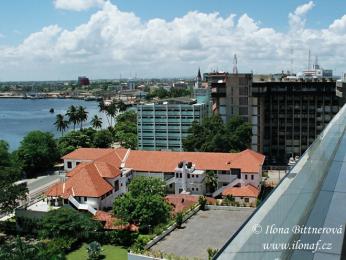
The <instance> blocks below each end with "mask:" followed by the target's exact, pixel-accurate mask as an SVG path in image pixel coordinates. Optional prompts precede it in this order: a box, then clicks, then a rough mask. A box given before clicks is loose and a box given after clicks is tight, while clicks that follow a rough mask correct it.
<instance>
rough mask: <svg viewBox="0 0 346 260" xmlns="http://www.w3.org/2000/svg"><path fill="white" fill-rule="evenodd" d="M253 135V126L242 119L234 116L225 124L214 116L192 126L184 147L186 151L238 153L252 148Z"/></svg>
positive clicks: (184, 141)
mask: <svg viewBox="0 0 346 260" xmlns="http://www.w3.org/2000/svg"><path fill="white" fill-rule="evenodd" d="M251 135H252V132H251V125H250V124H249V123H246V122H244V121H243V120H242V119H241V118H240V117H236V116H234V117H232V118H230V120H229V121H228V122H227V123H226V124H224V123H223V121H222V119H221V118H220V117H219V116H215V115H213V116H211V117H208V118H206V119H204V120H203V121H202V123H201V124H199V123H197V122H194V123H193V124H192V127H191V128H190V129H189V135H188V136H187V137H186V139H185V140H183V146H184V150H185V151H200V152H237V151H241V150H244V149H246V148H248V147H249V146H250V143H251Z"/></svg>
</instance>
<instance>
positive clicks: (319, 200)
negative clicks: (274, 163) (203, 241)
mask: <svg viewBox="0 0 346 260" xmlns="http://www.w3.org/2000/svg"><path fill="white" fill-rule="evenodd" d="M345 191H346V106H343V107H342V109H341V110H340V111H339V112H338V114H336V115H335V116H334V118H333V119H332V121H331V122H330V123H329V124H328V125H327V126H326V128H325V129H324V130H323V131H322V132H321V133H320V135H318V137H317V138H316V140H315V141H314V142H313V144H312V145H311V146H310V147H309V148H308V149H307V150H306V152H305V153H304V154H303V156H302V157H301V158H300V160H299V161H298V163H297V164H296V165H295V166H294V168H293V169H292V170H291V171H290V172H289V173H288V174H287V175H286V177H285V178H284V179H283V180H282V181H281V183H280V184H279V185H278V186H277V187H276V189H275V190H274V191H273V192H272V193H271V194H270V195H269V197H268V198H267V199H266V201H265V202H264V203H262V205H260V207H259V208H257V210H256V211H255V212H254V213H253V215H252V216H250V217H249V219H248V220H247V221H246V222H245V223H244V224H243V226H242V227H241V228H240V230H239V231H238V232H237V233H236V234H235V235H234V236H233V237H232V238H230V240H229V241H228V242H227V243H226V244H225V246H224V247H223V248H222V249H221V250H220V251H219V253H218V254H217V255H216V256H215V257H214V259H220V260H223V259H225V260H226V259H227V260H229V259H240V260H242V259H244V260H246V259H251V260H256V259H298V260H300V259H304V260H305V259H318V260H320V259H321V260H325V259H327V260H328V259H346V258H345V257H346V255H345V249H346V245H345V244H344V242H345V238H344V235H345V224H346V204H345V201H346V192H345Z"/></svg>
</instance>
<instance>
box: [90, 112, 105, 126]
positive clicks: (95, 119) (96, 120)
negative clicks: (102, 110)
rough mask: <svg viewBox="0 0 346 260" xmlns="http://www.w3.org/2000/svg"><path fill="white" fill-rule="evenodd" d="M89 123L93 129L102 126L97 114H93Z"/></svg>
mask: <svg viewBox="0 0 346 260" xmlns="http://www.w3.org/2000/svg"><path fill="white" fill-rule="evenodd" d="M90 123H91V125H92V127H93V128H95V129H98V128H102V118H101V117H99V116H97V115H94V117H93V118H92V119H91V122H90Z"/></svg>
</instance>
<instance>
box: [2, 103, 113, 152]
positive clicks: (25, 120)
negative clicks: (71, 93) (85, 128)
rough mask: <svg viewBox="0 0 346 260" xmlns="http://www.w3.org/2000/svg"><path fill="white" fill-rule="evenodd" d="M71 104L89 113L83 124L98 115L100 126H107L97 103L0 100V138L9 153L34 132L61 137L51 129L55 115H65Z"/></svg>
mask: <svg viewBox="0 0 346 260" xmlns="http://www.w3.org/2000/svg"><path fill="white" fill-rule="evenodd" d="M71 105H75V106H79V105H81V106H84V107H86V110H87V111H88V112H89V114H88V121H87V122H85V123H84V124H83V125H90V120H91V118H92V117H93V116H94V115H95V114H98V115H99V116H101V117H102V118H103V123H104V125H105V126H106V118H105V116H104V115H103V114H100V113H99V112H98V103H97V102H86V101H84V100H73V99H36V100H30V99H4V98H0V139H3V140H5V141H6V142H8V143H9V144H10V149H11V150H15V149H17V148H18V146H19V144H20V141H21V140H22V139H23V137H24V136H25V135H26V134H27V133H28V132H30V131H33V130H41V131H47V132H51V133H53V134H54V135H56V136H60V133H57V131H56V129H55V126H54V122H55V116H56V115H57V114H65V113H66V110H67V108H68V107H69V106H71ZM50 108H54V110H55V112H54V113H49V110H50ZM70 127H73V126H72V125H71V126H70Z"/></svg>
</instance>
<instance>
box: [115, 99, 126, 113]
mask: <svg viewBox="0 0 346 260" xmlns="http://www.w3.org/2000/svg"><path fill="white" fill-rule="evenodd" d="M117 108H118V110H119V112H124V111H126V108H127V106H126V104H125V103H124V101H122V100H119V101H118V102H117Z"/></svg>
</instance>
